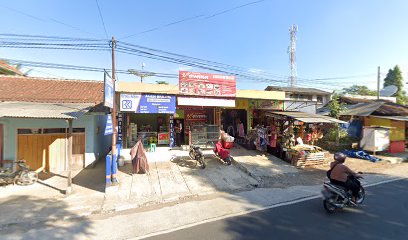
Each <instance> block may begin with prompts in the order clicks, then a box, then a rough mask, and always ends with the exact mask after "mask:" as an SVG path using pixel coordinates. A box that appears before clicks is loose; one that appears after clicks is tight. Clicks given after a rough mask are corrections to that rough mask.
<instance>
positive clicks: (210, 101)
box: [177, 97, 235, 107]
mask: <svg viewBox="0 0 408 240" xmlns="http://www.w3.org/2000/svg"><path fill="white" fill-rule="evenodd" d="M177 104H178V105H179V106H199V107H235V99H225V98H198V97H177Z"/></svg>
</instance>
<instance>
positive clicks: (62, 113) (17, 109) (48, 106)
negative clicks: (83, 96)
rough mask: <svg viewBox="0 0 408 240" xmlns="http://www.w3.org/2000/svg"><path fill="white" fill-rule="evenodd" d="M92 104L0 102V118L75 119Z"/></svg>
mask: <svg viewBox="0 0 408 240" xmlns="http://www.w3.org/2000/svg"><path fill="white" fill-rule="evenodd" d="M93 106H95V104H94V103H33V102H0V118H4V117H9V118H44V119H46V118H52V119H77V118H79V117H81V116H83V115H84V114H85V113H87V112H88V111H89V110H90V109H91V108H92V107H93Z"/></svg>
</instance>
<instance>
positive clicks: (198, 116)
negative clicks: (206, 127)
mask: <svg viewBox="0 0 408 240" xmlns="http://www.w3.org/2000/svg"><path fill="white" fill-rule="evenodd" d="M184 120H185V121H186V122H207V111H206V110H201V109H199V110H195V109H191V110H190V109H188V110H187V109H186V110H184Z"/></svg>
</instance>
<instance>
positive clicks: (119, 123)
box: [117, 113, 123, 143]
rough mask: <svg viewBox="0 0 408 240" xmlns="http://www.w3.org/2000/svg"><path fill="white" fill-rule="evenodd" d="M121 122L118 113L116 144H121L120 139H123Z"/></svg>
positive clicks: (120, 116) (121, 116) (121, 117)
mask: <svg viewBox="0 0 408 240" xmlns="http://www.w3.org/2000/svg"><path fill="white" fill-rule="evenodd" d="M122 122H123V115H122V113H118V142H117V143H122V138H123V133H122Z"/></svg>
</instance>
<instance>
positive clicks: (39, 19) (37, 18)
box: [0, 5, 95, 36]
mask: <svg viewBox="0 0 408 240" xmlns="http://www.w3.org/2000/svg"><path fill="white" fill-rule="evenodd" d="M0 7H2V8H6V9H8V10H10V11H12V12H16V13H18V14H21V15H24V16H26V17H29V18H32V19H35V20H37V21H40V22H44V23H47V22H48V21H47V19H44V18H40V17H37V16H34V15H32V14H29V13H26V12H23V11H21V10H18V9H14V8H11V7H8V6H4V5H0ZM48 20H49V21H51V22H53V23H57V24H59V25H63V26H65V27H69V28H72V29H75V30H77V31H81V32H84V33H87V34H89V35H93V36H95V34H94V33H91V32H88V31H85V30H82V29H80V28H79V27H76V26H72V25H70V24H67V23H64V22H62V21H59V20H57V19H55V18H48Z"/></svg>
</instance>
